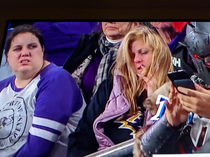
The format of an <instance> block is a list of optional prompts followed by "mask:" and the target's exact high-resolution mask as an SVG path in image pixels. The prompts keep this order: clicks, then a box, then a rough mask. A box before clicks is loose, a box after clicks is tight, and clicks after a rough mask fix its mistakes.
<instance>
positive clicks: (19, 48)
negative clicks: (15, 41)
mask: <svg viewBox="0 0 210 157" xmlns="http://www.w3.org/2000/svg"><path fill="white" fill-rule="evenodd" d="M21 49H22V47H21V46H15V47H14V48H13V51H16V52H17V51H20V50H21Z"/></svg>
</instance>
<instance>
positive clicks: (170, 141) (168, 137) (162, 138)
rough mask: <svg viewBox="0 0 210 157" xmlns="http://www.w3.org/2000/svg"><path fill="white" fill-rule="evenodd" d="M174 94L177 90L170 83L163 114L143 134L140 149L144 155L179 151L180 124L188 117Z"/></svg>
mask: <svg viewBox="0 0 210 157" xmlns="http://www.w3.org/2000/svg"><path fill="white" fill-rule="evenodd" d="M176 95H177V92H176V91H175V88H174V87H173V86H172V85H171V90H170V93H169V103H167V102H166V111H165V115H164V116H163V117H162V118H161V119H160V120H159V121H157V122H156V123H155V124H154V125H153V126H151V128H150V129H149V130H148V131H147V132H146V133H145V134H144V135H143V137H142V139H141V149H142V152H143V154H144V155H145V156H152V154H154V153H158V154H160V153H176V152H179V149H178V147H177V142H178V139H179V137H180V133H181V130H182V127H181V126H182V124H183V123H185V122H186V120H187V118H188V112H186V111H185V110H184V109H183V108H182V106H181V104H180V102H179V99H178V98H177V96H176Z"/></svg>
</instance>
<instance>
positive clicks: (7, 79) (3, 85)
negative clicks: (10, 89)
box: [0, 76, 14, 92]
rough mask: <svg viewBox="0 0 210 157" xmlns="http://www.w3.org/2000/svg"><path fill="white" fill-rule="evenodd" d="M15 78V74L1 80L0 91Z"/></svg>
mask: <svg viewBox="0 0 210 157" xmlns="http://www.w3.org/2000/svg"><path fill="white" fill-rule="evenodd" d="M13 78H14V76H12V77H9V78H6V79H4V80H2V81H0V92H1V91H2V90H3V89H4V88H6V87H7V86H8V85H9V84H10V83H11V81H12V79H13Z"/></svg>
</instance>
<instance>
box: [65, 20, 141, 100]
mask: <svg viewBox="0 0 210 157" xmlns="http://www.w3.org/2000/svg"><path fill="white" fill-rule="evenodd" d="M139 25H140V23H139V22H102V30H103V31H102V32H100V33H92V34H89V35H87V34H83V35H82V36H81V38H80V41H79V44H78V46H77V48H76V50H75V51H74V52H73V54H72V55H71V56H70V57H69V59H68V60H67V61H66V63H65V64H64V69H66V70H67V71H69V73H71V74H72V76H73V78H74V79H75V80H76V82H77V84H78V85H79V87H80V88H81V90H82V93H83V96H84V98H85V101H86V103H87V104H89V102H90V99H91V97H92V95H93V94H94V93H95V92H96V90H97V88H98V86H99V85H100V83H101V82H102V81H103V80H105V79H107V78H109V77H110V76H111V75H112V69H113V67H114V64H115V58H116V53H117V51H118V48H119V45H120V43H121V41H122V39H123V37H124V36H125V35H126V34H127V33H128V32H129V31H130V30H132V29H133V28H135V27H138V26H139Z"/></svg>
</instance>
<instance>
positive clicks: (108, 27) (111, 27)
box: [106, 26, 116, 29]
mask: <svg viewBox="0 0 210 157" xmlns="http://www.w3.org/2000/svg"><path fill="white" fill-rule="evenodd" d="M106 29H116V28H115V27H113V26H107V27H106Z"/></svg>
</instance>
